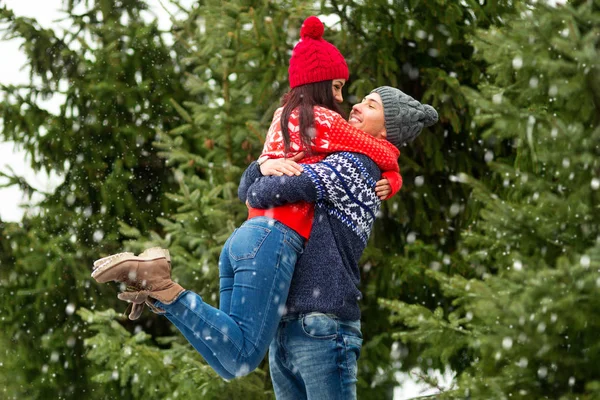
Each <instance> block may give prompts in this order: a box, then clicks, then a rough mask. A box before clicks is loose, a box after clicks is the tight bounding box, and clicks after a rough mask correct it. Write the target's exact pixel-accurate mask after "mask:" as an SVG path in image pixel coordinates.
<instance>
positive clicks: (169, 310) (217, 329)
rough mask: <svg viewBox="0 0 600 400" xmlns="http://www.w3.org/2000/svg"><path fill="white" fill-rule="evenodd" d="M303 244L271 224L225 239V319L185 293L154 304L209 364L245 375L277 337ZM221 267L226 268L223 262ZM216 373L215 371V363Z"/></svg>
mask: <svg viewBox="0 0 600 400" xmlns="http://www.w3.org/2000/svg"><path fill="white" fill-rule="evenodd" d="M302 242H303V240H302V239H301V238H300V237H299V235H297V234H296V233H295V232H294V231H291V230H290V229H289V228H287V227H285V226H283V225H281V224H280V223H278V222H275V221H273V220H269V219H266V218H255V219H252V220H250V221H246V223H244V225H242V226H241V227H240V228H239V229H237V230H236V232H234V234H233V235H232V236H231V238H230V240H228V243H227V246H226V247H225V249H224V251H227V253H228V255H227V256H226V257H222V258H221V259H222V260H223V258H226V259H228V261H229V263H230V264H231V267H232V269H233V272H234V279H233V289H232V290H231V301H230V304H231V305H230V312H229V315H228V314H227V313H225V312H223V311H222V310H218V309H216V308H214V307H212V306H210V305H208V304H206V303H205V302H204V301H203V300H202V298H201V297H200V296H198V295H197V294H195V293H193V292H189V291H188V292H185V293H184V294H183V295H182V296H180V297H179V299H177V300H176V301H175V302H173V303H172V304H162V303H160V302H156V303H155V305H156V306H157V307H158V308H162V309H164V310H165V311H166V314H167V317H168V318H169V319H170V320H171V321H172V322H173V323H174V324H175V326H177V327H178V328H179V329H180V330H181V331H182V333H184V335H185V336H186V338H187V339H188V341H190V343H191V344H192V345H193V346H194V348H196V349H197V350H198V352H199V353H200V354H202V355H203V356H205V359H206V361H207V362H208V363H209V364H211V363H213V364H214V363H215V360H216V361H218V363H219V364H220V366H221V367H222V368H224V369H225V370H226V371H228V372H229V373H230V374H232V375H234V376H243V375H246V374H248V373H249V372H251V371H252V370H254V369H255V368H256V367H257V366H258V364H259V363H260V362H261V361H262V359H263V358H264V356H265V354H266V352H267V349H268V346H269V343H270V342H271V339H272V338H273V336H274V335H275V331H276V329H277V324H278V323H279V320H280V318H281V314H282V311H283V309H284V306H285V301H286V299H287V294H288V290H289V286H290V282H291V278H292V275H293V271H294V266H295V263H296V259H297V257H298V254H299V252H301V251H302V250H301V249H302ZM221 268H227V266H226V265H225V264H223V263H222V264H221ZM222 306H223V303H222ZM223 307H224V308H226V306H223ZM186 332H187V334H186ZM190 332H191V334H190ZM213 364H211V365H213ZM215 370H216V371H217V372H219V365H215Z"/></svg>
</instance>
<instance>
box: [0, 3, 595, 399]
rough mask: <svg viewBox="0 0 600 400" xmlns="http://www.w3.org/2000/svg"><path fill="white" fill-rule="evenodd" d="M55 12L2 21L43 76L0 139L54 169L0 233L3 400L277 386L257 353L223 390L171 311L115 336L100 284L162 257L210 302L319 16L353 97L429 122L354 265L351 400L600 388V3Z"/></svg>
mask: <svg viewBox="0 0 600 400" xmlns="http://www.w3.org/2000/svg"><path fill="white" fill-rule="evenodd" d="M171 3H173V4H176V3H174V2H171ZM64 7H65V9H66V10H67V11H66V14H65V16H66V18H68V21H69V23H70V26H71V28H70V29H69V30H68V31H66V32H62V31H58V30H52V29H47V28H43V27H41V26H39V24H38V23H37V22H36V21H33V20H31V19H27V18H22V17H19V16H15V15H14V14H13V13H12V12H11V11H10V10H8V9H6V8H4V9H0V29H2V31H3V33H4V38H5V39H11V38H17V39H24V40H25V41H24V42H23V43H24V44H23V46H22V49H23V51H24V52H25V53H26V54H27V57H28V60H29V66H30V68H31V84H30V85H25V86H22V87H15V86H3V87H2V89H1V91H2V97H1V98H0V100H1V101H2V103H0V113H1V114H0V118H1V122H2V140H10V141H13V142H15V143H17V144H18V145H19V146H20V147H21V148H23V149H25V150H26V151H27V152H28V153H29V154H30V155H31V160H32V167H33V168H34V169H36V170H46V171H55V172H58V173H61V174H62V175H63V176H64V177H65V181H64V183H62V184H61V185H60V187H59V188H57V190H56V191H55V192H54V193H50V194H47V196H46V197H45V199H44V200H43V201H42V202H41V203H40V204H38V205H37V207H36V209H35V210H34V212H32V213H30V214H29V215H27V216H26V217H25V218H24V219H23V221H21V222H20V223H2V222H1V221H0V232H1V239H0V248H1V249H2V251H1V252H0V349H1V350H0V387H2V388H3V391H4V392H3V395H2V397H3V398H11V399H12V398H14V399H16V398H19V399H21V398H32V399H33V398H35V399H37V398H40V399H44V398H53V399H55V398H75V397H83V398H90V399H95V398H98V399H100V398H102V399H104V398H117V397H125V398H157V399H174V398H179V397H182V396H187V397H191V398H198V397H200V398H203V399H204V398H206V399H237V398H250V399H253V398H256V399H271V398H273V397H274V396H273V394H272V390H271V386H270V379H269V376H268V366H267V364H266V362H265V363H263V365H262V366H261V368H260V369H259V370H257V371H256V372H255V373H253V374H251V375H250V376H248V377H246V378H243V379H239V380H234V381H232V382H225V381H223V380H221V379H218V378H217V376H216V374H215V373H214V372H213V371H212V370H211V369H210V368H209V367H207V366H206V364H205V363H204V362H203V360H202V358H201V357H200V356H199V355H198V354H197V353H196V352H195V351H194V350H193V349H192V348H191V346H189V344H187V342H186V341H185V339H183V337H182V336H181V335H179V334H178V333H177V332H176V331H174V330H173V329H172V327H171V326H170V325H169V323H168V321H166V319H163V318H159V317H157V316H155V315H152V314H151V313H149V312H146V313H145V314H144V315H143V317H142V319H141V320H140V321H138V322H135V323H132V322H130V321H127V320H126V318H125V317H124V316H123V315H122V314H121V311H123V310H124V308H125V305H123V304H120V303H119V302H117V301H116V299H115V298H116V290H115V287H111V286H109V285H105V286H99V285H97V284H95V282H93V281H92V280H91V279H90V276H89V273H90V269H91V263H92V261H93V260H94V259H95V258H98V257H100V256H104V255H107V254H111V253H114V252H118V251H121V250H122V249H128V250H131V251H141V250H142V249H144V248H146V247H149V246H152V245H159V246H162V247H167V248H169V249H170V250H171V254H172V256H173V265H174V275H175V277H176V278H177V279H178V281H179V282H180V283H181V284H182V285H183V286H184V287H186V288H189V289H192V290H194V291H196V292H198V293H199V294H201V295H202V296H203V297H204V298H205V299H206V300H207V301H208V302H211V303H212V304H216V303H217V301H218V298H217V296H218V280H217V277H218V270H217V258H218V254H219V252H220V249H221V246H222V245H223V243H224V241H225V239H226V238H227V237H228V235H229V234H230V233H231V232H232V230H233V229H234V228H235V227H236V226H237V225H239V224H240V223H241V222H242V221H243V220H244V218H245V216H246V214H245V207H244V205H243V204H241V202H239V200H238V199H237V197H236V192H237V191H236V189H237V183H238V181H239V177H240V175H241V173H242V171H243V170H244V169H245V167H246V166H247V165H248V163H249V162H250V161H251V160H253V159H255V158H256V157H257V156H258V155H259V154H260V151H261V149H262V142H263V140H264V135H265V132H266V129H267V127H268V124H269V122H270V119H271V116H272V113H273V111H274V109H275V108H276V107H277V106H278V103H279V99H280V97H281V96H282V94H284V93H285V91H286V90H287V63H288V60H289V56H290V52H291V49H292V47H293V45H294V43H295V41H296V40H297V39H298V34H299V27H300V25H301V23H302V21H303V19H304V18H306V17H307V16H308V15H311V14H316V15H320V16H323V17H326V19H325V20H326V21H333V22H329V23H328V28H327V30H326V38H327V39H328V40H330V41H331V42H333V43H335V44H336V46H338V48H339V49H340V50H341V51H342V53H343V54H344V55H345V56H346V59H347V61H348V64H349V67H350V71H351V80H350V85H349V87H348V89H347V91H348V93H346V98H347V99H348V100H349V103H353V102H355V101H357V100H358V99H360V98H361V97H362V96H363V95H365V94H366V93H368V92H369V91H370V90H371V89H372V88H374V87H376V86H379V85H384V84H385V85H391V86H396V87H399V88H401V89H402V90H404V91H405V92H407V93H409V94H411V95H413V96H414V97H415V98H418V99H421V100H422V101H424V102H428V103H430V104H432V105H433V106H434V107H436V109H437V110H438V111H439V114H440V123H438V124H437V125H436V126H434V127H432V128H430V129H428V130H426V131H424V132H423V134H422V135H421V136H420V137H419V138H418V139H417V140H415V142H414V143H412V144H410V145H409V146H407V147H405V148H404V149H403V150H402V155H401V157H400V166H401V170H402V175H403V178H404V186H403V188H402V190H401V192H400V193H399V194H398V195H397V196H395V198H393V199H392V200H390V201H387V202H386V203H385V205H384V208H383V212H382V216H381V218H380V219H379V220H378V222H377V224H376V228H375V231H374V232H373V235H372V238H371V242H370V245H369V247H368V248H367V250H366V252H365V255H364V257H363V266H364V268H363V276H362V279H363V288H362V289H363V292H364V294H365V299H364V301H363V304H362V308H363V317H362V322H363V333H364V337H365V344H364V348H363V352H362V354H361V358H360V361H359V398H368V399H371V398H373V399H384V398H388V399H391V398H392V397H393V389H394V387H395V386H397V385H398V383H397V381H396V378H395V375H396V373H398V372H399V371H411V370H413V369H414V368H418V369H419V370H420V371H422V374H421V378H422V379H423V380H424V381H426V382H428V383H430V384H431V385H432V386H439V384H438V383H437V382H435V379H434V378H432V372H433V371H434V370H442V371H443V370H446V369H447V370H450V371H453V373H454V375H455V379H454V382H453V385H452V386H451V387H449V388H444V393H442V394H441V395H440V398H473V399H495V398H498V399H504V398H508V397H512V398H523V399H525V398H527V399H529V398H565V399H567V398H581V399H592V398H596V396H599V393H598V391H599V390H600V389H599V388H600V383H599V382H598V380H597V377H598V376H599V374H598V372H599V371H598V365H600V363H599V361H600V354H598V351H599V347H598V343H600V342H599V340H598V334H597V332H598V328H599V326H598V325H599V324H600V319H598V317H597V316H596V315H595V314H596V310H597V309H598V305H599V303H600V295H598V294H597V293H598V286H599V285H600V276H599V275H598V267H599V266H600V265H599V264H600V248H599V247H598V246H599V243H600V241H599V239H598V238H599V237H600V236H599V228H598V227H599V222H600V221H598V218H599V215H600V212H599V202H598V200H599V198H598V197H599V195H600V194H599V193H600V192H599V188H598V186H600V181H599V179H600V165H599V164H598V161H597V160H598V159H600V158H599V157H598V156H599V155H600V154H599V153H600V124H599V122H600V121H599V118H600V117H599V115H600V112H599V111H600V97H599V95H598V93H600V66H599V62H600V61H599V60H600V57H599V56H598V55H599V47H600V36H599V35H600V2H599V1H598V0H588V1H574V2H571V3H569V5H565V6H559V7H556V8H554V7H548V6H545V5H543V4H540V3H529V2H525V1H517V2H515V1H500V0H496V1H487V2H479V1H471V0H465V1H462V2H455V1H435V2H431V1H393V2H389V1H384V0H367V1H362V2H354V1H342V0H339V1H333V0H332V1H323V2H321V3H307V2H300V1H298V2H296V1H290V0H283V1H277V2H266V1H249V0H238V1H230V2H220V1H199V2H197V3H195V4H194V5H193V7H191V8H189V9H186V8H184V7H181V13H180V14H178V15H179V16H178V17H176V18H175V17H173V19H172V24H173V25H172V28H171V30H170V31H169V32H160V31H159V29H158V26H157V24H156V22H153V21H152V19H151V18H148V17H147V15H148V14H147V12H146V11H145V10H146V8H147V5H146V4H145V2H143V1H138V0H121V1H116V0H97V1H88V2H78V1H65V2H64ZM82 10H83V11H82ZM51 96H61V97H60V98H61V99H62V100H61V102H62V106H61V108H60V113H59V114H56V115H54V114H52V113H49V112H48V111H46V110H45V109H44V108H43V107H42V106H41V104H42V103H41V100H43V99H47V98H49V97H51ZM4 175H5V178H6V180H8V182H9V183H8V184H16V185H20V186H21V187H22V188H23V189H24V190H26V191H28V192H29V193H31V192H33V191H34V190H35V189H33V188H31V187H30V186H29V185H28V184H27V182H26V181H24V180H23V179H22V178H21V177H19V176H15V175H14V174H13V175H11V174H4ZM114 310H117V311H114Z"/></svg>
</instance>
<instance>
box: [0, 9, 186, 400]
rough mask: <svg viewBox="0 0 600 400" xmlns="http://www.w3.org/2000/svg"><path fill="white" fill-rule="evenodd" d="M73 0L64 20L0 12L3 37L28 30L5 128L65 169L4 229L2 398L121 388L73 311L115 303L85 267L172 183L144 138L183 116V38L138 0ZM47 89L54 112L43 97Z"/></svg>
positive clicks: (161, 201)
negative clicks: (95, 364) (46, 22)
mask: <svg viewBox="0 0 600 400" xmlns="http://www.w3.org/2000/svg"><path fill="white" fill-rule="evenodd" d="M79 3H80V2H72V1H69V2H65V6H66V11H65V19H66V20H67V21H68V22H69V27H68V28H67V29H66V30H65V31H62V30H54V29H49V28H43V27H41V26H40V25H39V24H38V23H37V22H36V21H35V20H31V19H28V18H22V17H18V16H16V15H14V14H13V13H12V12H11V11H10V10H8V9H7V8H5V7H4V8H2V9H1V10H0V23H1V24H2V29H3V38H4V39H6V40H10V39H17V40H22V41H23V44H22V47H21V48H22V50H23V51H24V53H25V54H26V56H27V59H28V64H27V66H28V67H29V69H30V83H29V84H27V85H24V86H3V87H2V88H1V93H2V99H1V100H2V103H0V118H1V123H2V134H1V138H2V139H3V140H10V141H13V142H14V143H15V144H16V145H17V146H18V147H19V148H21V149H23V150H25V151H26V152H27V153H28V155H29V157H30V159H31V167H32V168H33V169H34V170H37V171H39V170H45V171H54V172H57V173H59V174H61V175H62V176H63V177H64V182H63V183H62V184H61V185H60V186H59V187H58V188H57V189H56V191H55V192H54V193H50V194H47V196H46V197H45V199H44V200H43V201H42V202H41V203H39V204H37V205H36V206H35V207H34V208H33V210H31V212H30V213H29V214H28V215H26V217H25V218H24V219H23V221H22V222H21V223H19V224H4V225H2V226H1V227H0V228H1V229H2V233H1V235H0V236H1V237H2V238H3V240H2V241H1V242H2V247H3V253H2V257H1V263H2V264H1V269H0V286H1V289H0V298H1V301H0V310H1V311H0V314H1V318H0V336H1V339H0V343H1V344H2V350H1V353H0V364H1V365H2V367H1V368H2V373H0V375H1V376H2V384H3V385H2V386H3V394H2V397H3V398H74V397H76V396H78V397H80V398H104V397H105V396H106V395H108V394H109V393H112V395H114V394H115V393H116V392H114V389H115V385H112V384H108V385H107V384H103V385H96V384H94V383H93V382H92V381H91V376H92V375H94V374H95V373H97V372H98V369H97V368H92V364H90V363H89V362H88V361H87V360H86V359H85V357H83V354H84V352H85V351H86V350H85V349H84V346H83V342H84V339H85V338H86V337H87V336H89V334H90V333H89V331H88V330H87V328H86V326H85V325H84V324H83V323H82V321H81V319H80V318H79V317H77V315H76V314H75V313H74V311H75V310H76V309H78V308H79V307H82V306H85V307H91V308H94V307H95V306H96V304H103V306H102V308H104V307H106V306H107V305H111V304H116V303H117V302H116V301H115V299H114V291H113V290H112V289H109V288H108V287H107V288H100V287H98V286H97V285H95V284H94V285H92V284H91V278H90V275H89V274H90V271H91V263H92V260H94V259H95V258H97V257H98V256H100V255H102V254H107V253H113V252H116V251H118V250H120V249H121V248H122V245H121V240H122V236H121V235H120V234H119V228H120V225H119V223H127V224H128V225H130V226H133V227H134V228H136V229H140V230H143V231H146V230H148V229H150V228H153V227H156V228H159V227H160V226H159V225H158V223H157V221H156V217H157V216H160V215H161V213H168V212H169V209H170V207H169V203H168V201H167V199H166V198H165V197H164V195H163V192H164V191H165V189H166V188H172V187H173V183H174V182H173V181H172V180H170V174H169V171H168V170H167V169H166V168H165V166H164V162H163V161H162V160H161V159H160V158H159V157H157V155H156V150H155V149H154V148H153V147H152V141H153V139H154V138H155V136H156V130H157V129H163V130H165V129H166V130H168V129H171V128H173V127H175V126H177V125H179V124H180V122H179V120H178V118H177V114H176V113H175V112H174V110H173V108H172V106H171V104H170V102H169V99H175V100H179V101H180V100H181V98H182V97H183V95H184V90H183V81H182V79H181V75H180V73H179V72H180V69H179V67H178V66H177V63H176V60H175V59H174V56H175V54H176V53H177V51H178V48H177V46H175V47H171V46H168V45H167V44H166V43H165V42H164V40H163V37H162V35H163V33H162V32H160V31H159V30H158V27H157V25H156V22H153V21H150V22H147V21H146V19H144V17H143V16H142V13H143V12H144V10H145V9H146V6H145V4H144V3H142V2H139V1H104V0H103V1H98V2H92V4H91V5H89V6H85V5H83V4H79ZM86 4H89V3H87V2H86ZM78 5H79V6H78ZM75 8H76V10H77V11H75V10H74V9H75ZM79 12H81V13H79ZM171 52H173V53H171ZM52 97H55V98H58V101H60V103H61V106H60V110H59V112H58V113H57V114H53V113H51V112H49V111H48V110H46V109H44V107H43V106H42V105H41V102H42V101H43V100H47V99H50V98H52ZM186 97H187V95H186ZM187 98H189V97H187ZM9 178H10V179H11V182H13V183H23V184H25V183H24V180H22V179H21V178H20V177H17V176H10V177H9ZM125 393H127V392H123V394H125ZM126 397H127V396H126Z"/></svg>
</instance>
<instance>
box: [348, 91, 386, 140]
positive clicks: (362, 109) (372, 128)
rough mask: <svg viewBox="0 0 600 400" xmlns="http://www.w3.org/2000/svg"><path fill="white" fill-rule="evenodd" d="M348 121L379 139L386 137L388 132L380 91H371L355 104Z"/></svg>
mask: <svg viewBox="0 0 600 400" xmlns="http://www.w3.org/2000/svg"><path fill="white" fill-rule="evenodd" d="M348 123H349V124H350V125H352V126H353V127H355V128H358V129H360V130H361V131H364V132H367V133H368V134H369V135H372V136H374V137H376V138H377V139H385V138H386V136H387V133H386V131H385V117H384V115H383V102H382V101H381V96H379V94H378V93H370V94H368V95H367V96H366V97H365V98H364V99H363V100H362V101H361V102H360V103H358V104H355V105H354V107H352V112H351V113H350V119H349V120H348Z"/></svg>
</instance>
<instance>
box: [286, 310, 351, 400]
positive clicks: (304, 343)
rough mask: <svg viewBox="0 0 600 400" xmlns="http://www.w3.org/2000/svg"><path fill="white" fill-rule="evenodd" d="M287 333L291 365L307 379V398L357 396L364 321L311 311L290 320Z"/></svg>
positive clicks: (344, 399) (346, 398)
mask: <svg viewBox="0 0 600 400" xmlns="http://www.w3.org/2000/svg"><path fill="white" fill-rule="evenodd" d="M286 336H287V337H286V338H285V339H284V341H283V343H284V345H283V348H284V354H285V355H286V359H287V361H288V365H289V366H290V367H291V368H288V369H289V370H290V371H291V372H292V373H293V376H299V377H300V378H301V380H302V381H303V382H304V389H305V391H306V399H308V400H319V399H328V400H353V399H356V382H357V378H356V373H357V370H358V369H357V360H358V357H359V355H360V350H361V347H362V334H361V332H360V321H342V320H339V319H337V318H335V317H331V316H329V315H325V314H321V313H311V314H307V315H304V316H301V317H300V318H298V319H295V320H292V321H290V325H289V326H288V329H287V330H286ZM284 399H285V397H284Z"/></svg>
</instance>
